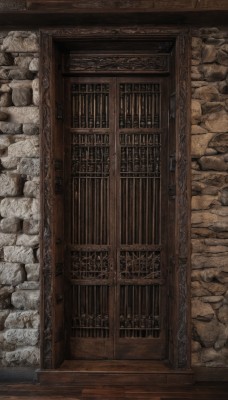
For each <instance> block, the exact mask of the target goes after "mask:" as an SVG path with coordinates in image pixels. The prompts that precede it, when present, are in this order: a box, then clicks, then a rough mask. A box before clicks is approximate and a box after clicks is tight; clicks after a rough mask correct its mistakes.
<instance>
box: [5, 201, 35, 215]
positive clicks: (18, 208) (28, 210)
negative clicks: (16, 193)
mask: <svg viewBox="0 0 228 400" xmlns="http://www.w3.org/2000/svg"><path fill="white" fill-rule="evenodd" d="M0 213H1V216H2V217H6V218H10V217H16V218H20V219H30V218H33V219H39V217H40V208H39V201H38V200H37V199H32V198H5V199H3V200H2V201H1V203H0Z"/></svg>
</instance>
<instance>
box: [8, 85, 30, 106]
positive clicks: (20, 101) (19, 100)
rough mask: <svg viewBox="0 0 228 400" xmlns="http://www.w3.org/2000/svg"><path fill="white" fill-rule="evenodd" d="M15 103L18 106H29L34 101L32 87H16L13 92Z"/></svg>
mask: <svg viewBox="0 0 228 400" xmlns="http://www.w3.org/2000/svg"><path fill="white" fill-rule="evenodd" d="M12 100H13V104H14V105H15V106H16V107H23V106H28V105H30V104H31V102H32V91H31V89H30V88H27V87H24V88H15V89H13V92H12Z"/></svg>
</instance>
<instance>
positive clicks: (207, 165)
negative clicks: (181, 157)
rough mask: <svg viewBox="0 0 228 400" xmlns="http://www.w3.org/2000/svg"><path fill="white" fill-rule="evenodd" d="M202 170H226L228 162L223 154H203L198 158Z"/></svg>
mask: <svg viewBox="0 0 228 400" xmlns="http://www.w3.org/2000/svg"><path fill="white" fill-rule="evenodd" d="M199 163H200V166H201V168H202V170H204V171H205V170H214V171H227V170H228V163H227V162H226V161H225V160H224V157H223V156H220V155H215V156H205V157H204V156H203V157H201V158H200V159H199Z"/></svg>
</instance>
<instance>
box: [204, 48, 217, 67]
mask: <svg viewBox="0 0 228 400" xmlns="http://www.w3.org/2000/svg"><path fill="white" fill-rule="evenodd" d="M216 56H217V49H216V48H215V46H213V45H210V44H207V45H205V46H204V47H203V49H202V61H203V62H204V63H212V62H214V61H216Z"/></svg>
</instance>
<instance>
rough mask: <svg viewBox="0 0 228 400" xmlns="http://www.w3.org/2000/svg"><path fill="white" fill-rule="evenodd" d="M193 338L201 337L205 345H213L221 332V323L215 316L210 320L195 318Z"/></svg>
mask: <svg viewBox="0 0 228 400" xmlns="http://www.w3.org/2000/svg"><path fill="white" fill-rule="evenodd" d="M193 327H194V331H195V333H194V334H193V339H196V340H197V339H198V338H199V339H200V342H201V343H202V344H203V346H204V347H212V346H213V345H214V344H215V342H216V340H217V339H218V337H219V334H220V324H219V323H218V322H217V320H216V319H215V318H214V319H212V320H211V321H209V322H202V321H197V320H193Z"/></svg>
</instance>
